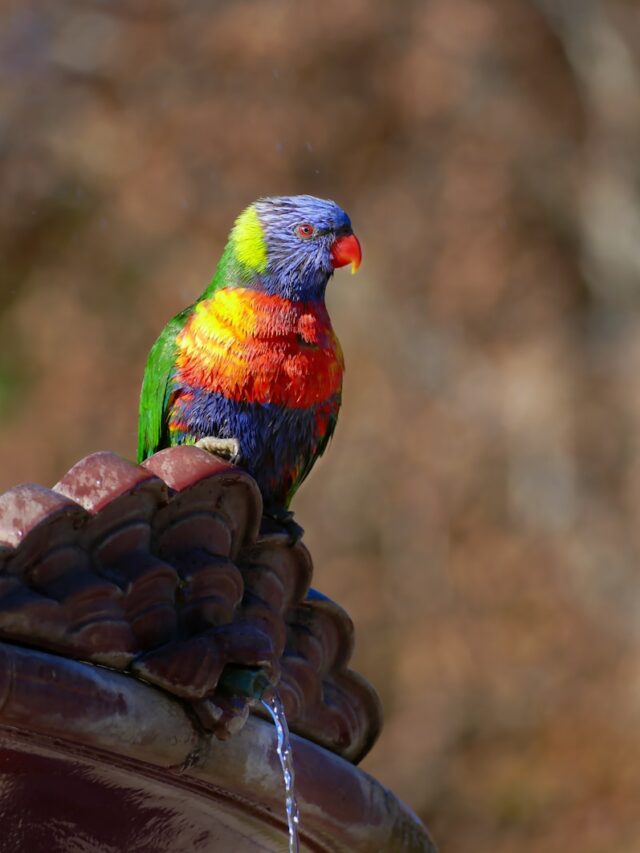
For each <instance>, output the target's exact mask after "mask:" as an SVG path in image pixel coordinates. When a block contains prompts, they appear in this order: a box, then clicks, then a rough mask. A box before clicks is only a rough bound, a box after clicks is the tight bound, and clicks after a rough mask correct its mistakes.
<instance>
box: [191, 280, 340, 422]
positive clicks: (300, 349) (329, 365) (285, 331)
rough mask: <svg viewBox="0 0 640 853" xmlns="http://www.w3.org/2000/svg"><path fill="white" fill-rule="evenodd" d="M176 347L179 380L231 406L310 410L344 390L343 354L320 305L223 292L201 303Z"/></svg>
mask: <svg viewBox="0 0 640 853" xmlns="http://www.w3.org/2000/svg"><path fill="white" fill-rule="evenodd" d="M177 345H178V358H177V368H178V370H177V375H176V381H177V382H178V383H180V384H184V385H187V386H190V387H192V388H200V389H203V390H206V391H210V392H212V393H219V394H223V395H224V396H225V397H227V398H229V399H232V400H245V401H246V402H255V403H276V404H278V405H281V406H289V407H293V408H303V409H306V408H308V407H309V406H313V405H315V404H317V403H322V402H324V401H325V400H328V399H329V398H331V397H332V396H334V395H335V394H339V393H340V391H341V388H342V374H343V372H344V359H343V356H342V350H341V348H340V344H339V343H338V339H337V338H336V336H335V334H334V332H333V329H332V328H331V321H330V320H329V315H328V313H327V309H326V308H325V306H324V304H323V303H321V302H291V301H289V300H287V299H282V298H281V297H279V296H270V295H267V294H263V293H258V292H256V291H255V290H251V289H249V288H227V289H223V290H218V291H216V292H215V293H214V294H213V296H211V297H210V298H209V299H205V300H203V301H202V302H199V303H198V304H197V305H196V307H195V310H194V312H193V314H192V315H191V317H190V318H189V320H188V322H187V323H186V325H185V327H184V329H183V330H182V332H181V333H180V334H179V335H178V338H177Z"/></svg>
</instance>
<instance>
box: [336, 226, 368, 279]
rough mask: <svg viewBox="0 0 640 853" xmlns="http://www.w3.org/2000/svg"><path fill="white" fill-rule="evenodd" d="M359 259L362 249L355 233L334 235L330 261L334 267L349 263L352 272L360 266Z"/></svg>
mask: <svg viewBox="0 0 640 853" xmlns="http://www.w3.org/2000/svg"><path fill="white" fill-rule="evenodd" d="M361 260H362V249H361V248H360V241H359V240H358V238H357V237H356V235H355V234H346V235H343V236H342V237H336V239H335V240H334V241H333V245H332V246H331V262H332V264H333V268H334V269H337V268H338V267H344V266H346V265H347V264H351V272H352V273H354V272H355V271H356V270H357V269H358V267H359V266H360V261H361Z"/></svg>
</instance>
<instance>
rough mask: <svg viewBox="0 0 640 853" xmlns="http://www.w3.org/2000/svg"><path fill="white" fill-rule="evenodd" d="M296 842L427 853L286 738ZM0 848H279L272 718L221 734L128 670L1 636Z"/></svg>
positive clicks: (315, 847) (398, 815)
mask: <svg viewBox="0 0 640 853" xmlns="http://www.w3.org/2000/svg"><path fill="white" fill-rule="evenodd" d="M293 753H294V761H295V769H296V791H297V797H298V803H299V805H300V810H301V838H302V849H303V850H305V851H316V853H321V851H326V853H329V851H332V853H357V851H361V853H384V851H389V853H429V851H432V850H433V849H434V848H433V847H432V845H431V842H430V841H429V838H428V835H427V833H426V831H425V830H424V828H423V826H422V824H420V822H419V821H418V820H417V819H416V818H415V817H414V816H413V814H412V813H411V812H410V811H409V810H408V809H407V808H406V807H405V806H404V805H403V804H402V803H400V802H399V801H398V800H397V799H396V798H395V797H394V796H393V794H391V793H390V792H389V791H388V790H386V789H385V788H383V787H382V786H381V785H380V784H379V783H378V782H376V781H375V780H374V779H372V778H371V777H370V776H368V775H367V774H366V773H363V772H362V771H361V770H358V769H357V768H356V767H354V766H353V765H352V764H350V763H348V762H346V761H344V760H343V759H341V758H339V757H338V756H337V755H334V754H333V753H331V752H328V751H326V750H325V749H323V748H322V747H319V746H317V745H315V744H313V743H311V742H309V741H307V740H305V739H303V738H298V737H295V736H294V737H293ZM0 825H1V826H2V833H0V853H4V851H7V853H9V851H12V853H13V851H16V850H25V851H26V850H28V851H30V853H66V851H69V850H79V851H92V853H102V851H104V853H114V851H125V850H126V851H140V853H146V851H148V853H152V851H153V853H178V851H180V853H183V851H186V850H189V851H208V853H214V851H220V853H250V851H283V850H284V849H286V838H287V827H286V821H285V818H284V807H283V787H282V775H281V771H280V767H279V764H278V759H277V756H276V751H275V735H274V730H273V727H272V726H271V725H269V724H268V723H266V722H264V721H263V720H260V719H257V718H255V717H254V718H250V719H249V721H248V722H247V724H246V726H245V727H244V729H243V730H242V731H241V732H240V733H239V734H237V735H236V736H234V737H233V738H230V739H229V740H227V741H220V740H218V739H217V738H215V737H213V736H212V735H211V734H207V733H204V732H202V731H200V729H199V726H198V724H197V723H195V722H194V720H193V718H192V716H191V715H190V714H189V713H187V711H186V710H185V708H184V707H183V705H182V704H181V702H180V701H179V700H177V699H175V698H172V697H170V696H168V695H167V694H165V693H163V692H162V691H159V690H157V689H156V688H153V687H151V686H149V685H145V684H142V683H141V682H138V681H137V680H135V679H134V678H132V677H130V676H127V675H123V674H121V673H118V672H114V671H111V670H108V669H104V668H100V667H95V666H92V665H90V664H85V663H81V662H79V661H74V660H69V659H66V658H60V657H57V656H55V655H51V654H47V653H43V652H37V651H33V650H27V649H21V648H17V647H15V646H11V645H8V644H0Z"/></svg>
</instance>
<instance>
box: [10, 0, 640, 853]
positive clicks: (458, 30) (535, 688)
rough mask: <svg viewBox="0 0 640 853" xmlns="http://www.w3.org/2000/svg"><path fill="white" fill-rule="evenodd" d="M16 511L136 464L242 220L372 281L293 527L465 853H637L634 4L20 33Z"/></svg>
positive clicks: (351, 316)
mask: <svg viewBox="0 0 640 853" xmlns="http://www.w3.org/2000/svg"><path fill="white" fill-rule="evenodd" d="M0 98H1V104H2V108H1V113H0V140H1V141H0V156H1V157H2V162H1V164H0V223H1V228H0V241H1V248H0V257H1V264H2V277H1V286H0V334H1V336H2V337H1V339H2V346H1V348H0V408H1V412H2V418H1V423H0V487H1V488H2V489H4V488H8V487H9V486H11V485H13V484H15V483H16V482H20V481H28V480H34V481H37V482H41V483H44V484H49V485H50V484H52V483H54V482H55V481H56V480H57V479H58V478H59V477H60V476H61V475H62V474H63V473H64V471H65V470H66V469H67V468H69V467H70V466H71V465H72V464H73V463H74V462H75V461H76V460H77V459H78V458H80V457H81V456H83V455H85V454H87V453H89V452H91V451H93V450H97V449H112V450H115V451H117V452H119V453H121V454H123V455H125V456H128V457H133V454H134V445H135V433H136V408H137V395H138V389H139V384H140V380H141V376H142V371H143V365H144V361H145V357H146V353H147V351H148V349H149V347H150V345H151V343H152V341H153V340H154V338H155V336H156V335H157V333H158V332H159V330H160V329H161V327H162V326H163V324H164V323H165V321H166V320H167V319H168V318H169V317H170V316H171V315H172V314H173V313H175V312H176V311H177V310H178V309H180V308H182V307H184V306H185V305H186V304H187V303H189V302H190V301H191V300H192V299H193V298H194V297H196V296H197V295H198V294H199V292H200V291H201V290H202V289H203V287H204V285H205V284H206V283H207V281H208V280H209V277H210V275H211V273H212V271H213V269H214V266H215V262H216V260H217V258H218V255H219V253H220V250H221V247H222V246H223V244H224V241H225V239H226V234H227V231H228V229H229V226H230V224H231V222H232V220H233V218H234V217H235V215H236V214H237V213H238V212H239V211H240V210H241V209H242V207H243V206H245V205H246V204H247V203H248V202H250V201H252V200H253V199H254V198H256V197H257V196H259V195H265V194H283V193H297V192H310V193H313V194H316V195H320V196H328V197H333V198H335V199H336V200H337V201H338V202H339V203H341V204H342V205H343V206H344V207H345V208H346V209H347V210H348V212H349V213H350V214H351V216H352V219H353V222H354V226H355V229H356V232H357V234H358V235H359V237H360V239H361V241H362V244H363V248H364V262H363V265H362V268H361V271H360V273H359V274H358V276H357V277H355V278H353V279H352V278H351V277H350V276H349V275H347V274H345V273H340V274H338V275H337V276H336V277H335V279H334V280H333V282H332V284H331V287H330V292H329V297H328V301H329V306H330V309H331V312H332V316H333V318H334V324H335V327H336V329H337V331H338V333H339V335H340V338H341V340H342V344H343V347H344V350H345V354H346V358H347V368H348V372H347V377H346V388H345V394H344V406H343V412H342V417H341V423H340V424H339V427H338V430H337V434H336V437H335V439H334V442H333V445H332V447H331V449H330V452H329V453H328V454H327V455H326V457H325V458H324V459H323V460H322V462H321V463H320V464H319V465H318V467H317V469H316V471H314V474H313V475H312V477H311V478H310V480H309V481H308V482H307V483H306V484H305V486H304V487H303V489H302V491H301V493H300V494H299V496H298V499H297V503H296V505H295V508H296V509H297V516H298V519H299V521H300V522H301V523H302V524H303V525H304V526H305V528H306V531H307V534H306V541H307V543H308V545H309V547H310V548H311V551H312V553H313V555H314V558H315V563H316V574H315V585H316V586H317V587H318V588H320V589H321V590H323V591H324V592H326V593H327V594H329V595H331V596H332V597H334V598H336V599H337V600H338V601H340V602H341V603H342V604H343V605H344V606H345V607H346V608H347V610H348V611H349V612H350V613H351V614H352V616H353V618H354V621H355V623H356V627H357V653H356V657H355V661H354V664H355V666H356V668H358V669H359V670H360V671H362V672H363V673H364V674H366V675H367V676H368V677H369V679H370V680H371V681H372V682H373V683H374V684H375V685H376V686H377V687H378V689H379V690H380V692H381V694H382V698H383V702H384V705H385V711H386V727H385V729H384V731H383V735H382V738H381V740H380V742H379V743H378V745H377V746H376V747H375V749H374V750H373V752H372V753H371V755H370V757H368V758H367V760H366V761H365V763H364V766H365V768H366V769H368V770H370V771H371V772H372V773H374V774H375V775H376V776H378V777H379V778H380V779H381V780H382V781H383V782H385V783H386V784H388V785H390V786H391V787H392V788H393V789H394V790H395V791H396V792H397V793H398V794H399V795H400V796H401V797H403V798H404V799H405V800H406V801H407V802H408V803H409V804H410V805H411V806H412V807H413V808H414V809H415V810H416V811H417V812H418V813H419V814H420V816H421V817H422V818H423V819H424V820H425V821H426V822H427V823H428V825H429V826H430V828H431V829H432V831H433V833H434V835H435V837H436V840H437V841H438V842H439V845H440V847H441V849H442V851H443V853H458V851H465V852H466V851H474V852H477V851H498V853H502V851H523V853H527V851H541V850H544V851H546V853H555V851H558V853H560V851H568V850H580V851H583V853H605V851H606V853H609V851H611V853H613V851H620V852H621V853H626V851H632V850H639V849H640V806H639V800H638V796H639V790H640V619H639V615H638V609H639V602H640V598H639V597H638V592H639V589H638V587H639V584H640V581H639V578H638V572H637V569H636V564H637V556H638V550H639V548H640V524H639V520H640V519H639V516H640V455H639V450H640V447H639V444H640V429H639V427H640V381H639V378H638V377H639V373H640V313H639V312H638V310H637V309H638V303H639V302H640V287H639V284H640V156H639V152H640V6H639V5H638V3H637V0H406V2H398V3H395V2H388V0H369V2H365V0H324V2H323V3H310V2H309V3H300V2H289V0H252V2H213V0H208V2H205V0H188V2H178V0H173V2H172V0H137V2H124V0H111V2H110V1H109V0H103V2H99V0H93V2H92V0H84V2H80V0H76V2H74V0H64V2H62V0H60V2H56V3H48V4H45V3H37V2H28V0H19V2H6V0H5V2H4V3H3V4H2V6H1V12H0Z"/></svg>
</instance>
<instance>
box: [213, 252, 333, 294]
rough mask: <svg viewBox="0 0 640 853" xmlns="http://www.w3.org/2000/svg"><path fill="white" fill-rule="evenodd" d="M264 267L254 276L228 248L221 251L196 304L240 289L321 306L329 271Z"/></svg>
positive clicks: (282, 266)
mask: <svg viewBox="0 0 640 853" xmlns="http://www.w3.org/2000/svg"><path fill="white" fill-rule="evenodd" d="M273 267H274V268H273V269H272V268H271V266H267V268H266V269H265V270H264V272H258V271H256V270H254V269H251V268H250V267H247V266H246V265H245V264H242V263H240V262H239V261H238V259H237V257H236V256H235V254H234V252H233V248H232V246H230V245H229V244H228V245H227V247H226V248H225V250H224V252H223V254H222V257H221V258H220V262H219V263H218V267H217V269H216V272H215V275H214V276H213V279H212V281H211V283H210V284H209V286H208V287H207V289H206V290H205V291H204V293H203V294H202V296H201V297H200V299H199V300H198V301H202V300H204V299H208V298H209V297H211V296H212V294H213V293H214V291H216V290H220V289H222V288H244V289H247V290H253V291H256V292H257V293H261V294H265V295H267V296H279V297H280V298H281V299H283V300H289V301H291V302H322V303H324V298H325V292H326V289H327V283H328V281H329V279H330V278H331V276H332V274H333V271H332V270H329V271H327V270H325V269H322V268H318V267H315V266H312V265H310V266H309V267H307V268H302V269H300V268H298V267H289V266H287V265H286V264H284V263H283V264H282V265H278V264H274V265H273Z"/></svg>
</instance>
